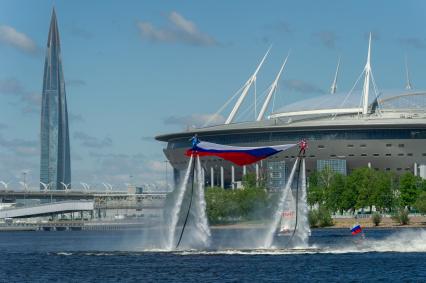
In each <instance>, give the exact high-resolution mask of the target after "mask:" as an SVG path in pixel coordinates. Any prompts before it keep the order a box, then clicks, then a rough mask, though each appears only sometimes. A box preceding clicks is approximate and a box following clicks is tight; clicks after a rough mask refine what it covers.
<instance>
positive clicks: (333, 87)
mask: <svg viewBox="0 0 426 283" xmlns="http://www.w3.org/2000/svg"><path fill="white" fill-rule="evenodd" d="M339 67H340V56H339V59H338V60H337V67H336V73H335V74H334V80H333V83H332V84H331V87H330V93H331V94H335V93H336V90H337V76H338V74H339Z"/></svg>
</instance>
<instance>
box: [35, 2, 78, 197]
mask: <svg viewBox="0 0 426 283" xmlns="http://www.w3.org/2000/svg"><path fill="white" fill-rule="evenodd" d="M40 133H41V158H40V182H42V183H44V184H46V185H47V184H48V185H49V189H52V190H61V189H65V186H64V184H65V185H66V186H70V184H71V162H70V141H69V132H68V111H67V99H66V95H65V80H64V74H63V72H62V61H61V46H60V41H59V31H58V23H57V20H56V13H55V9H53V12H52V19H51V21H50V29H49V37H48V40H47V51H46V60H45V64H44V76H43V94H42V105H41V131H40ZM40 185H41V186H43V185H42V184H40ZM41 189H43V187H41Z"/></svg>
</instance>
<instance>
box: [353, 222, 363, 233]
mask: <svg viewBox="0 0 426 283" xmlns="http://www.w3.org/2000/svg"><path fill="white" fill-rule="evenodd" d="M351 232H352V235H356V234H358V233H361V232H362V229H361V225H359V224H357V225H354V227H352V229H351Z"/></svg>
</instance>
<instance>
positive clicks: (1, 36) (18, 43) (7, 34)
mask: <svg viewBox="0 0 426 283" xmlns="http://www.w3.org/2000/svg"><path fill="white" fill-rule="evenodd" d="M0 43H3V44H7V45H10V46H12V47H15V48H17V49H19V50H20V51H24V52H26V53H30V54H35V53H37V50H38V48H37V45H36V43H35V42H34V41H33V40H32V39H31V38H30V37H29V36H28V35H26V34H24V33H22V32H19V31H17V30H16V29H14V28H13V27H11V26H7V25H0Z"/></svg>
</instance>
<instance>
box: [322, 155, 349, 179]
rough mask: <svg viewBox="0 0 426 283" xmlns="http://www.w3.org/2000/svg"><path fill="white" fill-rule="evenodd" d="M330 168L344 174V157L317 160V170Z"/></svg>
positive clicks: (345, 171)
mask: <svg viewBox="0 0 426 283" xmlns="http://www.w3.org/2000/svg"><path fill="white" fill-rule="evenodd" d="M327 167H328V168H330V170H331V172H334V173H340V174H342V175H346V173H347V169H346V160H344V159H327V160H317V171H318V172H321V171H322V170H324V169H325V168H327Z"/></svg>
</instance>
